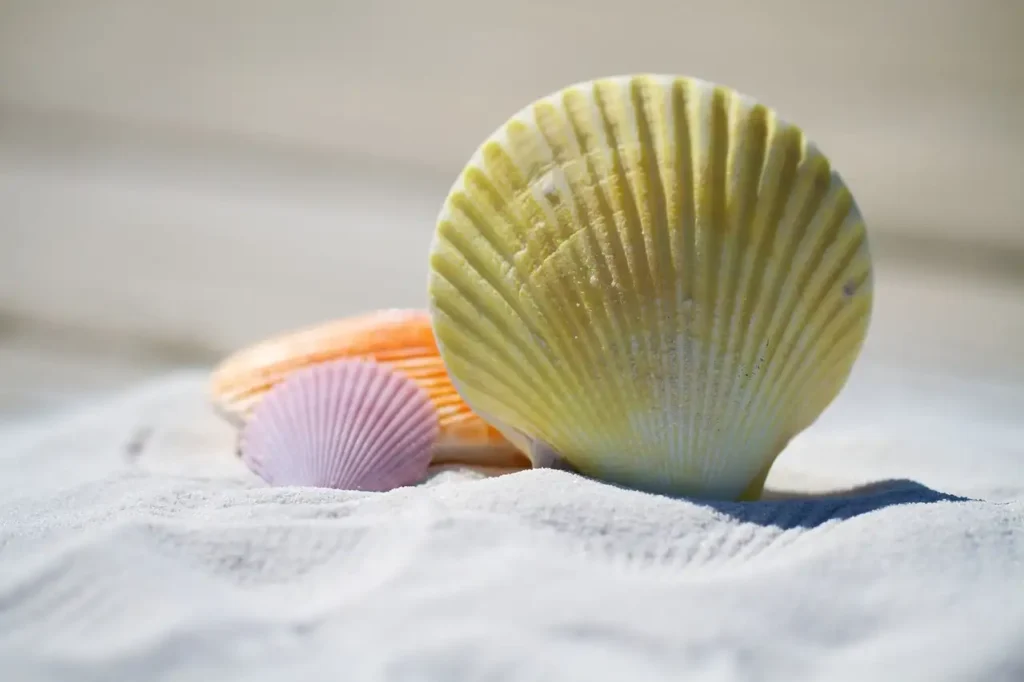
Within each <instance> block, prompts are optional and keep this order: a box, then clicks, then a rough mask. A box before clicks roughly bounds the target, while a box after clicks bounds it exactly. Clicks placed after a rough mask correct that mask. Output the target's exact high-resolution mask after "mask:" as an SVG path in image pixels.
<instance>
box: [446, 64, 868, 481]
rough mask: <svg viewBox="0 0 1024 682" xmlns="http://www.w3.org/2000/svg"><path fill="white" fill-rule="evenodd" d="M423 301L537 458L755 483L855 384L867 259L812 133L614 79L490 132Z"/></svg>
mask: <svg viewBox="0 0 1024 682" xmlns="http://www.w3.org/2000/svg"><path fill="white" fill-rule="evenodd" d="M429 301H430V314H431V319H432V323H433V330H434V335H435V337H436V339H437V342H438V345H439V347H440V351H441V357H442V358H443V360H444V362H445V365H446V367H447V369H448V372H449V374H450V376H451V377H452V381H453V383H454V384H455V386H456V388H457V389H458V390H459V393H460V394H461V395H462V397H463V398H464V399H465V400H466V402H467V403H468V404H469V405H470V406H471V407H472V409H473V410H474V411H476V412H477V413H478V414H480V415H481V416H483V417H484V419H486V420H487V421H488V422H490V423H491V424H493V425H495V426H497V427H498V428H499V429H500V430H501V431H502V432H503V433H504V434H505V435H506V436H507V437H508V438H509V439H510V440H512V441H513V442H515V443H517V444H518V445H519V446H520V447H521V448H523V449H524V451H526V452H528V453H530V456H531V458H532V459H533V461H534V464H535V465H547V464H551V463H555V462H557V461H559V460H562V461H564V462H567V463H568V464H569V465H571V466H572V467H573V468H575V469H577V470H578V471H580V472H581V473H583V474H586V475H590V476H594V477H596V478H600V479H604V480H608V481H610V482H615V483H618V484H622V485H627V486H630V487H634V488H639V489H642V490H648V491H652V492H663V493H669V494H682V495H692V496H696V497H714V498H730V499H735V498H751V497H756V496H759V494H760V492H761V489H762V487H763V484H764V479H765V477H766V476H767V473H768V470H769V468H770V467H771V465H772V463H773V461H774V460H775V458H776V457H777V456H778V455H779V453H780V452H781V451H782V449H783V448H784V447H785V446H786V444H787V443H788V442H789V440H790V439H791V438H793V436H795V435H796V434H797V433H799V432H800V431H802V430H803V429H805V428H807V427H808V426H809V425H810V424H811V423H812V422H814V421H815V420H816V419H817V417H818V416H819V415H820V414H821V412H822V411H823V410H824V409H825V408H826V407H827V406H828V405H829V403H830V402H831V401H832V400H833V399H834V398H835V396H836V395H837V393H838V392H839V390H840V389H841V388H842V386H843V385H844V383H845V382H846V379H847V377H848V375H849V373H850V370H851V368H852V366H853V364H854V361H855V360H856V358H857V355H858V354H859V351H860V348H861V345H862V343H863V341H864V338H865V336H866V334H867V329H868V324H869V318H870V313H871V306H872V274H871V258H870V255H869V251H868V243H867V236H866V233H865V226H864V221H863V219H862V218H861V215H860V212H859V211H858V208H857V206H856V203H855V201H854V199H853V197H852V195H851V193H850V191H849V189H848V188H847V186H846V185H845V184H844V182H843V180H842V179H841V178H840V176H839V175H838V173H836V172H835V171H834V169H833V168H832V166H831V164H830V162H829V160H828V159H827V158H826V157H825V156H824V155H823V154H822V153H821V152H820V151H819V150H818V149H817V148H816V147H815V146H814V144H813V143H811V142H810V141H809V140H808V139H807V137H806V136H805V134H804V133H803V131H801V130H800V129H799V128H798V127H796V126H794V125H792V124H789V123H787V122H785V121H784V120H782V119H781V118H779V116H778V115H777V114H776V113H775V112H774V111H772V110H771V109H769V108H767V107H765V106H763V105H761V104H758V103H757V102H755V101H753V100H752V99H750V98H748V97H745V96H743V95H740V94H738V93H736V92H734V91H733V90H731V89H729V88H726V87H722V86H720V85H715V84H712V83H708V82H704V81H701V80H697V79H693V78H687V77H676V76H661V75H639V76H628V77H612V78H606V79H601V80H596V81H592V82H585V83H579V84H576V85H572V86H570V87H567V88H565V89H563V90H561V91H559V92H556V93H554V94H552V95H550V96H548V97H545V98H543V99H540V100H538V101H536V102H534V103H533V104H531V105H529V106H527V107H526V108H524V109H523V110H521V111H520V112H518V113H517V114H516V115H515V116H513V117H512V118H511V119H510V120H509V121H508V122H507V123H506V124H505V125H503V126H502V127H501V128H499V129H498V130H497V131H496V132H495V133H494V134H493V135H492V136H491V137H490V138H488V139H487V140H486V141H485V142H484V143H483V144H482V145H481V146H480V148H479V149H478V150H477V152H476V154H475V155H474V156H473V157H472V159H471V160H470V162H469V163H468V165H467V166H466V168H465V169H464V170H463V172H462V174H461V176H460V177H459V178H458V180H457V181H456V183H455V184H454V186H453V187H452V189H451V192H450V193H449V195H448V197H447V199H446V200H445V202H444V205H443V208H442V210H441V212H440V215H439V217H438V221H437V229H436V232H435V235H434V241H433V244H432V246H431V253H430V272H429Z"/></svg>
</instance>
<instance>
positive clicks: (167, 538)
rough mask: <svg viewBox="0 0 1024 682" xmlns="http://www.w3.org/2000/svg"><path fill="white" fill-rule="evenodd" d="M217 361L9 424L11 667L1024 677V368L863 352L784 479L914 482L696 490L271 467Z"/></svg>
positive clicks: (5, 594)
mask: <svg viewBox="0 0 1024 682" xmlns="http://www.w3.org/2000/svg"><path fill="white" fill-rule="evenodd" d="M203 380H204V375H203V374H201V373H197V374H184V375H180V376H173V377H169V378H168V379H166V380H165V381H161V382H158V383H156V384H154V385H150V386H144V387H141V388H139V389H138V390H137V391H136V392H133V393H131V394H129V395H126V396H124V397H123V399H121V400H119V401H117V402H114V403H110V404H104V405H98V406H95V407H94V408H92V409H90V410H88V411H86V412H83V413H79V414H75V415H69V416H67V417H66V418H64V419H63V420H62V421H61V422H60V423H59V424H53V423H51V424H46V425H44V427H42V428H30V427H26V428H24V429H22V430H21V431H20V432H18V433H14V434H9V435H8V436H6V440H5V442H3V443H0V448H2V449H0V524H2V526H0V528H2V533H0V662H2V665H0V671H2V672H0V678H2V679H3V680H10V681H11V682H15V681H17V682H32V681H35V680H60V681H61V682H80V681H85V680H97V681H99V680H103V681H112V680H153V679H160V680H167V679H174V680H181V679H189V680H191V679H206V680H229V679H245V680H276V681H284V680H287V681H289V682H291V681H295V680H304V679H315V680H319V679H323V680H343V681H345V682H350V681H351V682H355V681H357V680H358V681H362V680H445V681H448V680H452V681H454V680H474V681H476V680H514V681H519V680H543V681H554V680H557V681H558V682H569V681H571V680H581V681H586V682H594V681H597V680H616V681H625V680H629V681H630V682H634V681H637V680H673V681H677V680H684V679H685V680H786V681H787V682H792V681H794V680H858V681H862V680H900V681H901V682H907V681H910V680H926V681H928V682H940V681H942V680H984V681H987V682H994V681H996V680H1007V681H1009V680H1018V681H1019V680H1021V679H1024V471H1022V469H1024V467H1022V466H1021V462H1022V461H1024V459H1022V449H1024V425H1022V424H1021V423H1020V415H1021V414H1022V410H1021V408H1022V405H1020V404H1019V398H1018V399H1017V400H1018V402H1017V403H1014V402H1013V400H1014V396H1018V395H1020V391H1019V390H1016V391H1009V390H1008V389H1006V388H1001V387H999V386H982V385H977V384H963V385H953V384H951V383H949V382H950V380H942V381H940V380H938V379H929V378H927V377H924V376H921V375H918V376H910V375H906V376H904V375H900V374H896V373H893V372H891V371H883V370H881V369H874V370H872V369H862V370H861V371H859V373H858V374H857V375H856V377H855V379H854V381H853V382H852V383H851V385H850V386H849V390H848V391H847V392H846V393H845V394H844V395H843V396H842V398H841V399H840V401H839V402H838V403H837V404H836V405H835V406H834V408H833V409H832V410H830V412H829V413H828V414H827V415H826V417H825V418H824V419H823V420H822V421H821V422H819V424H818V425H817V427H816V428H814V429H813V430H812V431H810V432H808V433H807V434H805V435H804V436H802V437H801V438H799V439H798V440H797V441H795V442H794V443H793V444H792V446H791V448H790V449H789V450H788V451H787V452H786V453H785V454H784V456H783V457H782V459H780V462H779V465H778V466H777V467H776V470H774V471H773V474H772V476H771V478H770V480H769V484H770V485H771V486H772V487H773V489H774V490H775V491H776V492H775V493H773V494H774V495H775V496H779V495H780V493H779V492H778V491H779V490H780V489H798V490H804V491H806V490H809V489H815V488H817V489H833V490H834V489H841V488H843V487H848V486H851V485H857V484H861V483H864V482H870V481H878V480H882V479H891V478H899V479H912V480H897V481H895V482H890V483H887V484H882V485H880V486H875V487H870V488H867V489H864V490H861V491H859V492H858V493H855V494H852V495H850V496H845V497H844V496H839V497H834V496H833V497H819V498H817V499H811V500H808V499H786V500H781V501H779V500H773V501H766V502H760V503H753V504H697V503H694V502H690V501H680V500H671V499H665V498H660V497H654V496H649V495H645V494H640V493H636V492H631V491H625V490H619V489H616V488H612V487H609V486H606V485H602V484H599V483H596V482H591V481H587V480H583V479H580V478H578V477H574V476H572V475H570V474H566V473H562V472H553V471H532V472H525V473H521V474H516V475H510V476H505V477H501V478H492V479H480V478H478V477H475V476H473V475H470V474H468V473H465V472H462V473H459V472H445V473H442V474H440V475H438V476H437V477H435V478H434V479H432V480H431V481H430V482H428V483H427V484H424V485H423V486H420V487H418V488H411V489H402V490H397V491H393V492H391V493H387V494H360V493H351V492H341V491H327V490H310V489H270V488H266V487H263V486H262V485H261V484H260V482H258V481H256V480H254V479H253V478H252V477H250V476H248V475H247V472H245V471H244V470H243V469H242V468H241V466H240V465H239V464H238V462H237V461H236V460H234V459H233V457H232V456H231V454H230V453H231V441H232V436H231V432H230V431H229V430H228V429H227V428H226V427H224V426H223V425H222V424H221V423H220V422H219V421H218V420H217V419H216V418H215V417H213V416H212V415H211V414H210V413H209V411H208V410H207V409H206V407H205V405H204V403H203V400H202V393H201V391H202V382H203ZM951 401H952V402H951ZM954 495H959V496H964V497H970V498H975V499H956V498H954V497H953V496H954ZM790 497H792V495H791V496H790Z"/></svg>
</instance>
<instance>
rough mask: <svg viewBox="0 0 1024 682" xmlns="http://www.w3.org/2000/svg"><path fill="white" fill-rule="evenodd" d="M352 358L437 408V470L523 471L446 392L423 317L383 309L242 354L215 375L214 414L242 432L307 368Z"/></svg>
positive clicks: (495, 434) (511, 452) (449, 389)
mask: <svg viewBox="0 0 1024 682" xmlns="http://www.w3.org/2000/svg"><path fill="white" fill-rule="evenodd" d="M343 358H351V359H365V360H373V361H376V362H378V363H381V364H384V365H386V366H388V367H391V368H393V369H395V370H397V371H399V372H401V373H402V374H404V375H405V376H407V377H409V378H410V379H412V380H413V381H415V382H416V383H417V384H418V385H419V386H420V387H421V388H422V389H424V390H425V391H426V392H427V395H428V396H430V399H431V401H432V402H433V403H434V406H435V407H436V409H437V413H438V420H439V423H440V429H441V432H440V435H439V437H438V439H437V441H436V442H435V444H434V462H435V463H436V464H460V465H468V466H476V465H480V466H486V467H491V466H497V467H502V468H511V469H523V468H528V467H529V466H530V462H529V460H528V459H527V458H526V457H525V455H523V453H521V452H520V451H519V450H518V448H516V447H515V446H514V445H513V444H511V443H510V442H509V441H508V440H506V439H505V437H504V436H503V435H502V434H501V432H499V431H498V430H497V429H495V428H494V427H493V426H491V425H489V424H488V423H487V422H485V421H484V420H482V419H481V418H480V417H479V416H478V415H476V414H474V413H473V412H472V410H470V409H469V406H468V405H466V403H465V402H464V401H463V400H462V398H461V397H460V396H459V394H458V392H457V391H456V390H455V388H454V387H453V386H452V383H451V379H450V378H449V376H448V372H447V370H446V369H445V367H444V363H443V362H442V361H441V356H440V355H439V353H438V349H437V344H436V342H435V341H434V335H433V332H432V331H431V327H430V316H429V315H428V313H427V312H426V311H425V310H403V309H389V310H379V311H374V312H370V313H364V314H361V315H357V316H353V317H348V318H343V319H340V320H335V321H332V322H328V323H325V324H319V325H315V326H311V327H307V328H304V329H300V330H297V331H294V332H290V333H286V334H281V335H278V336H275V337H272V338H270V339H267V340H264V341H262V342H259V343H257V344H254V345H253V346H250V347H248V348H244V349H242V350H240V351H238V352H236V353H234V354H233V355H231V356H229V357H228V358H226V359H225V360H224V361H222V362H221V363H220V364H219V365H218V366H217V367H216V368H215V369H214V371H213V374H212V376H211V379H210V386H209V392H210V396H211V401H212V403H213V405H214V407H215V409H216V410H217V411H218V412H219V413H220V414H221V415H222V416H224V417H225V418H226V419H228V420H229V421H230V422H232V423H233V424H235V425H236V426H243V425H244V424H245V423H246V421H247V420H248V418H249V416H250V415H251V414H252V411H253V409H254V408H255V406H256V405H257V404H258V403H259V401H260V400H261V399H262V398H263V397H264V396H265V395H266V394H267V392H268V391H269V390H270V389H271V388H273V387H274V386H276V385H277V384H278V383H280V382H281V381H282V380H284V379H285V378H286V377H288V376H290V375H291V374H292V373H294V372H296V371H297V370H299V369H302V368H305V367H312V366H315V365H318V364H321V363H324V362H330V361H333V360H338V359H343Z"/></svg>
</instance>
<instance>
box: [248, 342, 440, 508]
mask: <svg viewBox="0 0 1024 682" xmlns="http://www.w3.org/2000/svg"><path fill="white" fill-rule="evenodd" d="M437 434H438V424H437V414H436V411H435V410H434V407H433V405H432V404H431V402H430V399H429V397H428V396H427V394H426V393H425V392H424V391H423V390H422V389H420V388H419V387H418V386H417V385H416V384H415V383H414V382H413V381H412V380H411V379H409V378H407V377H405V376H403V375H401V374H399V373H397V372H396V371H394V370H392V369H389V368H387V367H385V366H383V365H378V364H375V363H370V362H363V361H357V360H339V361H334V362H330V363H326V364H322V365H317V366H314V367H310V368H306V369H302V370H299V371H296V372H295V373H294V374H293V375H292V376H290V377H289V378H288V379H286V380H285V381H283V382H281V384H280V385H278V386H276V387H275V388H274V389H272V390H271V391H270V392H269V393H268V394H267V396H266V398H265V399H264V400H263V401H261V402H260V404H259V405H258V406H257V408H256V409H255V411H254V413H253V416H252V419H251V420H250V421H249V422H248V423H247V425H246V427H245V429H244V430H243V432H242V442H241V454H242V459H243V461H244V462H245V463H246V464H247V465H248V466H249V468H250V469H251V470H252V471H253V472H255V473H256V474H257V475H259V476H260V477H261V478H263V479H264V480H265V481H267V482H268V483H270V484H271V485H307V486H318V487H328V488H344V489H356V490H372V491H383V490H389V489H391V488H395V487H400V486H404V485H411V484H414V483H417V482H419V481H420V480H421V479H422V478H423V477H424V476H425V475H426V472H427V467H428V466H429V464H430V457H431V449H432V447H433V444H434V441H435V440H436V438H437Z"/></svg>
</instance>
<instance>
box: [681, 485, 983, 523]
mask: <svg viewBox="0 0 1024 682" xmlns="http://www.w3.org/2000/svg"><path fill="white" fill-rule="evenodd" d="M684 499H687V501H689V502H692V503H693V504H699V505H702V506H705V507H709V508H711V509H714V510H715V511H717V512H719V513H721V514H725V515H727V516H730V517H732V518H733V519H736V520H737V521H740V522H742V523H754V524H758V525H762V526H774V527H776V528H782V529H783V530H789V529H791V528H814V527H816V526H820V525H821V524H823V523H826V522H828V521H845V520H848V519H852V518H855V517H857V516H861V515H862V514H870V513H871V512H875V511H879V510H881V509H885V508H887V507H894V506H900V505H908V504H934V503H936V502H968V501H971V500H970V498H967V497H960V496H957V495H950V494H948V493H943V492H939V491H937V490H932V489H931V488H929V487H928V486H926V485H923V484H921V483H918V482H917V481H912V480H909V479H891V480H886V481H878V482H874V483H868V484H866V485H861V486H857V487H854V488H849V489H846V490H841V491H836V492H819V493H798V492H787V491H770V490H769V491H766V492H765V497H764V498H762V499H760V500H757V501H754V502H727V501H719V500H706V499H692V498H684Z"/></svg>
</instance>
